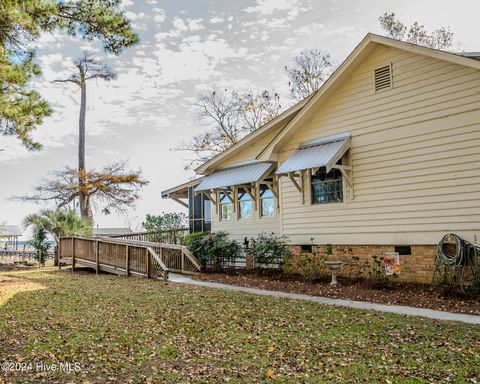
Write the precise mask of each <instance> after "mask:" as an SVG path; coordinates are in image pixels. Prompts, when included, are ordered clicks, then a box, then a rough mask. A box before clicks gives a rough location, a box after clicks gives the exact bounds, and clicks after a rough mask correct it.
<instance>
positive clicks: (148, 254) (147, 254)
mask: <svg viewBox="0 0 480 384" xmlns="http://www.w3.org/2000/svg"><path fill="white" fill-rule="evenodd" d="M145 255H146V256H147V279H149V278H150V253H149V252H148V249H146V248H145Z"/></svg>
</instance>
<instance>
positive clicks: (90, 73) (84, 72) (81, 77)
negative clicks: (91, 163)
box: [54, 53, 116, 217]
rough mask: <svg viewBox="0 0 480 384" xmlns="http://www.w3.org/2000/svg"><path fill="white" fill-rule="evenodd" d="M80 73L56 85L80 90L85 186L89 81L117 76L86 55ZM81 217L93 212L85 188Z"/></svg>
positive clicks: (81, 181)
mask: <svg viewBox="0 0 480 384" xmlns="http://www.w3.org/2000/svg"><path fill="white" fill-rule="evenodd" d="M75 66H76V67H77V70H78V73H74V74H72V75H71V76H70V77H69V78H67V79H58V80H55V81H54V82H56V83H67V82H70V83H73V84H75V85H77V86H78V87H79V88H80V117H79V120H78V177H79V180H78V182H79V185H80V186H83V184H84V175H86V168H85V118H86V113H87V81H89V80H93V79H101V80H105V81H110V80H113V79H115V78H116V74H115V73H113V71H112V70H111V69H110V67H109V66H108V65H107V64H105V63H102V62H100V61H99V60H98V59H97V58H96V57H94V56H93V55H92V54H89V53H84V54H83V57H81V58H79V59H77V60H76V61H75ZM78 198H79V202H80V215H81V216H82V217H91V212H89V211H88V209H87V201H86V198H87V196H86V194H85V193H84V188H80V189H79V195H78Z"/></svg>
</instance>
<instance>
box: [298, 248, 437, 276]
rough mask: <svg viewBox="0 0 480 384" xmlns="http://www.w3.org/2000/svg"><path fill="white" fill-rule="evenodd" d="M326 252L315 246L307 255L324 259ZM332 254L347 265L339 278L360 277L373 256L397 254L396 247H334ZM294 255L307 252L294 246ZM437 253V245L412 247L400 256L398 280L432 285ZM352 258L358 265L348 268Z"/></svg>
mask: <svg viewBox="0 0 480 384" xmlns="http://www.w3.org/2000/svg"><path fill="white" fill-rule="evenodd" d="M326 250H327V246H326V245H313V246H312V252H311V253H307V254H310V255H311V254H313V255H317V256H321V257H322V258H323V257H325V254H326ZM332 252H333V256H331V257H330V258H331V259H332V260H342V261H344V262H345V263H347V264H346V266H345V267H344V268H342V270H341V271H340V274H339V276H346V275H350V276H351V277H358V275H359V274H360V270H361V268H362V267H363V266H365V263H366V261H367V260H368V261H371V260H372V256H383V255H384V254H385V253H386V252H395V247H394V246H393V245H333V246H332ZM292 253H294V254H301V253H306V252H304V251H303V252H302V250H301V246H299V245H294V246H292ZM436 253H437V246H436V245H412V246H411V255H405V256H403V255H401V256H400V268H401V272H400V274H399V275H398V280H399V281H405V282H410V283H427V284H429V283H431V282H432V277H433V272H434V270H435V256H436ZM352 256H357V257H358V258H359V260H358V262H357V265H355V266H347V265H348V261H349V260H351V259H352Z"/></svg>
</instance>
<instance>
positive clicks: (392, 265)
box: [383, 252, 400, 276]
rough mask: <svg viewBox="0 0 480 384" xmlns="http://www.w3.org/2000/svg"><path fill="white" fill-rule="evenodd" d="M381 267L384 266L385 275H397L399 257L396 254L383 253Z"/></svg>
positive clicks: (398, 271)
mask: <svg viewBox="0 0 480 384" xmlns="http://www.w3.org/2000/svg"><path fill="white" fill-rule="evenodd" d="M383 265H384V266H385V275H387V276H391V275H398V274H399V273H400V255H399V254H398V252H390V253H385V256H384V257H383Z"/></svg>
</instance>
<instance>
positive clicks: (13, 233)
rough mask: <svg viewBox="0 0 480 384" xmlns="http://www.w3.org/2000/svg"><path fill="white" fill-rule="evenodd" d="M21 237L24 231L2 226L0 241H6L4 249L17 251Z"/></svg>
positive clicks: (11, 226) (10, 226)
mask: <svg viewBox="0 0 480 384" xmlns="http://www.w3.org/2000/svg"><path fill="white" fill-rule="evenodd" d="M20 236H22V231H21V230H20V228H19V227H18V226H16V225H1V224H0V240H6V243H5V244H4V247H8V248H11V249H15V250H17V249H18V238H19V237H20Z"/></svg>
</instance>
